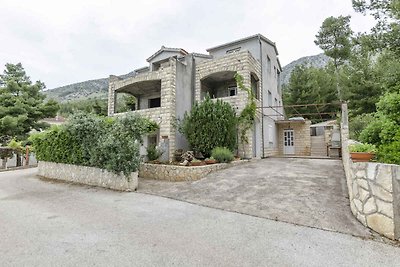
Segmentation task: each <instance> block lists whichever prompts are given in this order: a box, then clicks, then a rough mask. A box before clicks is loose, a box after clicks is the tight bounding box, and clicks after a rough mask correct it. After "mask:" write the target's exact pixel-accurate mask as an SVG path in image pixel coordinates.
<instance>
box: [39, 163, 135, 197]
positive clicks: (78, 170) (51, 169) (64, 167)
mask: <svg viewBox="0 0 400 267" xmlns="http://www.w3.org/2000/svg"><path fill="white" fill-rule="evenodd" d="M38 167H39V171H38V175H39V176H43V177H45V178H48V179H55V180H62V181H67V182H74V183H79V184H86V185H93V186H99V187H104V188H109V189H113V190H119V191H135V190H136V189H137V186H138V172H132V173H131V175H130V176H129V177H125V176H124V175H123V174H115V173H112V172H108V171H106V170H103V169H99V168H95V167H87V166H78V165H72V164H62V163H54V162H47V161H40V162H39V163H38Z"/></svg>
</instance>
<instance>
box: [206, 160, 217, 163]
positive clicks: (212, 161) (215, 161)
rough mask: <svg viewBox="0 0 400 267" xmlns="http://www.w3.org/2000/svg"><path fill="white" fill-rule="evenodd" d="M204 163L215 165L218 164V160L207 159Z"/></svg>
mask: <svg viewBox="0 0 400 267" xmlns="http://www.w3.org/2000/svg"><path fill="white" fill-rule="evenodd" d="M204 162H205V163H206V164H215V163H217V160H215V159H206V160H205V161H204Z"/></svg>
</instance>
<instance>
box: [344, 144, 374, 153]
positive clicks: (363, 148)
mask: <svg viewBox="0 0 400 267" xmlns="http://www.w3.org/2000/svg"><path fill="white" fill-rule="evenodd" d="M349 150H350V152H368V153H375V152H376V146H375V145H372V144H354V145H350V146H349Z"/></svg>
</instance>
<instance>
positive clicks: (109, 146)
mask: <svg viewBox="0 0 400 267" xmlns="http://www.w3.org/2000/svg"><path fill="white" fill-rule="evenodd" d="M157 129H158V125H157V124H156V123H155V122H152V121H150V120H149V119H146V118H142V117H139V116H137V115H134V114H127V115H126V116H124V117H121V118H102V117H98V116H96V115H90V114H78V115H75V116H73V117H71V118H70V120H69V121H68V122H67V123H66V124H65V125H62V126H53V127H52V128H51V129H50V130H48V131H45V132H41V133H37V134H33V135H32V136H31V137H30V140H31V141H32V146H33V148H34V150H35V154H36V157H37V159H38V160H42V161H49V162H56V163H65V164H75V165H82V166H91V167H98V168H102V169H106V170H108V171H111V172H114V173H118V174H119V173H121V172H122V173H124V174H125V176H129V175H130V173H131V172H135V171H136V170H137V168H138V166H139V162H140V154H139V146H140V143H142V139H141V138H142V136H143V135H145V134H148V133H151V132H154V131H155V130H157Z"/></svg>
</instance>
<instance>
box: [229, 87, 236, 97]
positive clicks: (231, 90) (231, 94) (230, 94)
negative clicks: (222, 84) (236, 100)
mask: <svg viewBox="0 0 400 267" xmlns="http://www.w3.org/2000/svg"><path fill="white" fill-rule="evenodd" d="M236 94H237V88H236V86H232V87H228V95H229V96H235V95H236Z"/></svg>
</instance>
